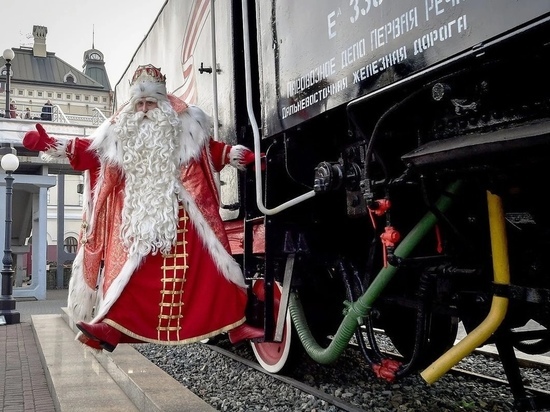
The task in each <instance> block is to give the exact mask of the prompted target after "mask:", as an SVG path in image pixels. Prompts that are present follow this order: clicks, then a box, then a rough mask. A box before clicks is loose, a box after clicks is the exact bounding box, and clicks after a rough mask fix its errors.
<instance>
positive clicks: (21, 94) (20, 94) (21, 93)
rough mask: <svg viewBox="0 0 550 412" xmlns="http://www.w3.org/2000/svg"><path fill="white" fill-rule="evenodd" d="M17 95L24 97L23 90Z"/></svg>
mask: <svg viewBox="0 0 550 412" xmlns="http://www.w3.org/2000/svg"><path fill="white" fill-rule="evenodd" d="M10 93H11V91H10ZM17 94H18V95H19V96H23V90H19V91H18V92H17Z"/></svg>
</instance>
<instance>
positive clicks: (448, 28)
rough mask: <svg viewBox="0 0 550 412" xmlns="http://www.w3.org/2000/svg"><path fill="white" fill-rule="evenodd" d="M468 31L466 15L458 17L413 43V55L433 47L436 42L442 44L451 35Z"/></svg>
mask: <svg viewBox="0 0 550 412" xmlns="http://www.w3.org/2000/svg"><path fill="white" fill-rule="evenodd" d="M467 29H468V23H467V19H466V15H463V16H461V17H459V18H458V19H455V20H451V21H449V22H448V23H446V24H444V25H443V26H441V27H439V28H438V29H435V30H432V31H431V32H429V33H427V34H425V35H423V36H422V37H420V38H419V39H416V40H415V41H414V55H415V56H416V55H417V54H419V53H422V52H424V51H426V50H428V49H429V48H431V47H433V46H434V44H435V43H436V42H438V41H439V42H443V41H445V40H447V39H449V38H451V37H453V34H454V33H456V34H458V33H462V32H464V31H466V30H467Z"/></svg>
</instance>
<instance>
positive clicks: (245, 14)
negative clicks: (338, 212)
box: [242, 0, 315, 215]
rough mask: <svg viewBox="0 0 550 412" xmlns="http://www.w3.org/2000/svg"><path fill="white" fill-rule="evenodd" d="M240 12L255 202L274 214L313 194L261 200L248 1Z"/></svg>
mask: <svg viewBox="0 0 550 412" xmlns="http://www.w3.org/2000/svg"><path fill="white" fill-rule="evenodd" d="M242 14H243V41H244V73H245V83H246V109H247V112H248V118H249V120H250V126H251V127H252V132H253V134H254V157H255V158H254V165H255V169H256V170H255V180H256V204H257V205H258V209H259V210H260V211H261V212H262V213H264V214H266V215H274V214H276V213H279V212H281V211H283V210H285V209H288V208H289V207H291V206H294V205H296V204H298V203H301V202H303V201H305V200H307V199H310V198H312V197H313V196H315V192H314V191H313V190H311V191H309V192H307V193H304V194H303V195H300V196H298V197H295V198H294V199H291V200H289V201H287V202H285V203H283V204H281V205H279V206H277V207H274V208H272V209H267V208H266V207H265V206H264V204H263V202H262V198H263V193H262V174H261V169H262V168H261V161H262V160H261V151H260V132H259V128H258V123H257V122H256V117H255V115H254V109H253V107H252V76H251V73H250V33H249V32H248V3H247V1H246V0H243V2H242Z"/></svg>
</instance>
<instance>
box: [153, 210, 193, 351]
mask: <svg viewBox="0 0 550 412" xmlns="http://www.w3.org/2000/svg"><path fill="white" fill-rule="evenodd" d="M179 210H180V214H181V215H182V216H181V217H180V219H179V221H180V227H179V228H178V230H177V239H176V244H175V245H174V247H173V248H172V251H171V252H170V253H168V254H166V255H164V256H163V265H162V273H163V277H162V288H161V291H160V293H161V296H160V299H161V300H160V303H159V309H160V312H159V315H158V320H159V321H158V326H157V337H158V339H159V340H163V341H168V342H170V341H179V340H180V331H181V323H180V321H181V319H182V318H183V313H182V312H183V306H184V302H183V286H184V284H185V277H186V274H187V269H188V267H189V266H188V265H187V242H186V241H185V233H186V232H187V222H188V220H189V217H188V216H187V212H186V211H185V209H184V208H183V207H182V206H181V205H180V207H179Z"/></svg>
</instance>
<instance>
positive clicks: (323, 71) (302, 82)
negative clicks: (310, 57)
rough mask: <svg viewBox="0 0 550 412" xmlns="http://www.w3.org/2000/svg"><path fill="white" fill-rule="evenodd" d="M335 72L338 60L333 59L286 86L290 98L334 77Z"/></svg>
mask: <svg viewBox="0 0 550 412" xmlns="http://www.w3.org/2000/svg"><path fill="white" fill-rule="evenodd" d="M335 72H336V59H335V58H334V57H333V58H332V59H330V60H328V61H326V62H324V63H323V64H321V65H319V66H318V67H316V68H315V69H313V70H311V71H310V72H309V73H308V74H306V75H304V76H300V77H298V78H297V79H294V80H291V81H289V82H288V83H287V85H286V89H287V93H288V95H289V96H294V95H295V94H297V93H300V92H303V91H304V90H306V89H308V88H310V87H311V86H313V85H315V84H317V83H319V82H321V81H322V80H324V79H326V78H327V77H329V76H331V75H333V74H334V73H335Z"/></svg>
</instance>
